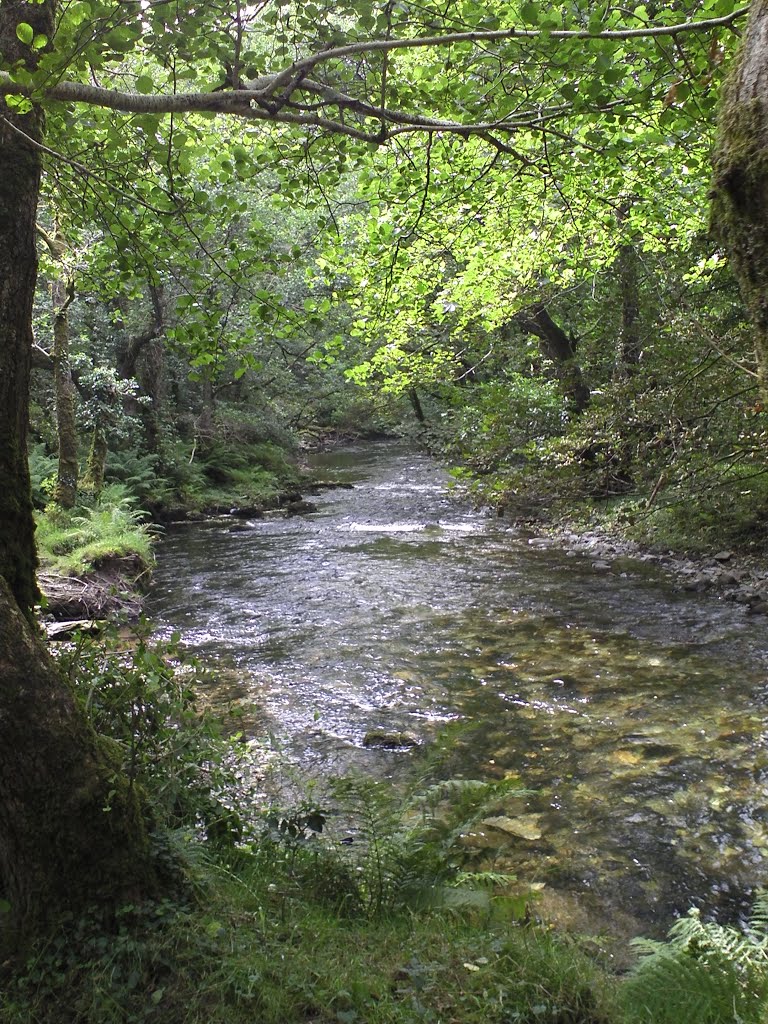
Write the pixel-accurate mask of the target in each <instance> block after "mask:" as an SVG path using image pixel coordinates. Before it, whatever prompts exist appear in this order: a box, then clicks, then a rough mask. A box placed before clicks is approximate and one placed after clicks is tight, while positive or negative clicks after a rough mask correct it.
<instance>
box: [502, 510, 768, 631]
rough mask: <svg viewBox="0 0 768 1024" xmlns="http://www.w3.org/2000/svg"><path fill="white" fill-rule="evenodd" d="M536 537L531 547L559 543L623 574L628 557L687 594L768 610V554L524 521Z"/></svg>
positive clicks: (599, 567)
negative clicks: (665, 544)
mask: <svg viewBox="0 0 768 1024" xmlns="http://www.w3.org/2000/svg"><path fill="white" fill-rule="evenodd" d="M519 525H522V526H523V527H524V528H526V529H530V530H531V532H532V534H533V536H531V537H530V538H529V541H528V543H529V544H530V545H531V546H532V547H554V548H558V549H560V550H563V551H565V552H566V554H567V555H568V556H569V557H572V558H576V559H583V560H586V561H588V562H589V563H590V564H591V567H592V568H593V569H594V570H595V571H596V572H604V573H612V574H616V575H621V574H622V573H625V572H626V570H627V565H626V560H627V559H633V560H635V561H637V562H641V563H646V564H650V565H655V566H658V567H659V568H660V569H661V570H662V571H663V572H664V573H665V574H666V575H667V577H668V579H669V581H670V583H671V584H672V586H673V587H675V588H676V589H678V590H680V591H683V592H686V593H709V594H711V595H712V596H713V597H716V598H718V599H721V600H724V601H730V602H733V603H735V604H738V605H741V606H742V607H743V608H744V611H745V614H748V615H766V614H768V558H766V557H765V556H764V555H757V554H753V553H745V552H740V551H738V550H733V549H731V548H721V549H719V550H714V551H713V552H712V553H711V554H703V553H697V554H690V553H687V552H679V551H672V550H663V549H662V550H660V549H658V548H653V547H649V546H647V545H643V544H640V543H639V542H637V541H634V540H630V539H627V538H626V537H622V536H620V535H618V534H617V533H615V532H614V531H612V530H611V528H610V527H602V526H595V527H588V528H580V527H578V526H577V525H576V524H574V523H570V524H569V523H565V524H563V523H558V524H553V523H546V522H541V521H539V522H536V521H535V520H531V519H529V518H526V519H522V520H520V521H519Z"/></svg>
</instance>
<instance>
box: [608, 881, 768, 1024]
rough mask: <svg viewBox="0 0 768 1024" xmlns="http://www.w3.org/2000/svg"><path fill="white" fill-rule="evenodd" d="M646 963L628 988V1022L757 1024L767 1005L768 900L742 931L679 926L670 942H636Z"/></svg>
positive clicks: (697, 921) (698, 922)
mask: <svg viewBox="0 0 768 1024" xmlns="http://www.w3.org/2000/svg"><path fill="white" fill-rule="evenodd" d="M635 946H636V948H637V949H638V951H639V952H640V954H641V957H642V959H641V960H640V963H639V964H638V966H637V968H636V969H635V971H634V973H633V976H632V977H631V978H630V979H629V980H628V981H627V982H626V984H625V986H624V989H623V998H624V1001H625V1004H626V1006H627V1008H628V1019H629V1020H630V1021H637V1022H640V1021H645V1022H649V1024H650V1022H653V1024H667V1022H669V1024H721V1022H725V1021H739V1022H740V1024H752V1022H754V1024H758V1022H760V1021H764V1020H765V1011H766V1005H768V896H766V894H765V893H762V894H760V895H759V896H758V897H757V899H756V900H755V903H754V906H753V909H752V913H751V916H750V919H749V921H748V923H747V924H746V925H745V926H744V927H743V928H736V927H732V926H723V925H719V924H717V923H716V922H713V921H702V919H701V914H700V912H699V911H698V910H691V911H689V912H688V915H687V917H683V918H681V919H680V920H679V921H677V922H676V923H675V924H674V925H673V926H672V928H671V929H670V932H669V938H668V939H667V941H666V942H655V941H652V940H649V939H642V940H636V942H635Z"/></svg>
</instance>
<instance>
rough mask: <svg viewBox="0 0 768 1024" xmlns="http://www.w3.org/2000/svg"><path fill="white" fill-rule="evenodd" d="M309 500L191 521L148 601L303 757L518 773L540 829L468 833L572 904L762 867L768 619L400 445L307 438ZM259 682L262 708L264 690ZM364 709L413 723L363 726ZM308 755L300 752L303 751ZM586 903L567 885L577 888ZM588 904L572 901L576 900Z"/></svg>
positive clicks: (718, 880) (689, 886)
mask: <svg viewBox="0 0 768 1024" xmlns="http://www.w3.org/2000/svg"><path fill="white" fill-rule="evenodd" d="M313 463H314V466H313V468H314V469H315V471H316V473H317V475H318V476H319V477H321V478H326V479H334V480H338V481H339V482H343V483H346V484H352V485H353V487H352V489H334V490H327V491H324V492H323V493H322V494H321V495H320V496H319V497H317V498H314V499H313V500H314V501H315V502H316V504H317V505H318V511H317V512H316V513H313V514H310V515H307V516H301V517H292V518H285V517H283V516H275V517H268V518H265V519H261V520H255V521H253V522H249V523H245V524H243V523H236V522H235V521H233V520H228V521H226V522H222V521H217V522H212V523H204V524H191V525H188V526H184V527H176V528H172V529H170V530H169V532H168V535H167V538H166V539H165V540H164V541H163V543H162V545H161V546H160V550H159V558H158V566H157V570H156V573H155V579H154V589H153V593H152V595H151V603H150V609H151V614H152V615H153V616H154V618H155V620H156V621H157V623H158V630H159V631H160V632H165V633H168V632H171V631H178V632H180V634H181V636H182V641H183V643H184V644H185V645H186V647H187V648H189V649H191V650H192V651H193V652H194V653H195V654H197V655H198V656H199V657H200V658H201V659H202V660H203V662H204V663H205V664H207V665H209V666H211V667H212V668H213V669H214V670H215V671H213V672H212V673H211V678H212V682H211V687H212V690H211V694H210V695H209V697H210V699H212V700H214V701H216V702H218V703H219V704H220V705H222V706H225V705H226V704H227V703H228V702H229V703H231V702H235V703H239V704H240V705H243V706H244V707H245V708H246V711H245V717H244V719H243V722H244V728H245V730H246V732H247V733H248V734H249V735H250V736H253V737H257V738H261V737H266V736H270V737H271V742H272V743H273V744H276V745H277V746H279V748H280V749H281V751H282V752H283V755H284V759H285V763H287V764H288V765H293V766H295V767H294V771H295V772H297V773H299V774H300V775H302V776H304V777H306V778H310V777H311V778H315V779H322V778H323V777H325V776H327V775H328V774H331V773H344V772H348V771H350V770H356V771H362V772H366V773H371V774H374V775H376V776H377V777H379V778H392V779H393V784H395V783H396V782H397V781H398V780H401V779H403V778H406V777H408V775H409V774H413V773H415V772H416V771H417V770H419V766H420V764H421V763H422V762H423V759H424V757H425V756H427V755H429V754H431V755H432V756H434V752H435V751H438V750H439V751H440V755H441V758H442V762H443V764H442V769H441V770H442V772H443V774H444V775H450V776H457V777H466V778H478V777H479V778H500V777H508V776H510V775H514V776H519V777H520V778H521V780H522V781H523V783H524V784H525V785H526V787H528V788H529V789H531V790H532V791H533V793H532V795H531V796H529V797H528V798H527V799H526V802H525V806H524V807H522V806H521V804H520V798H516V803H515V806H514V807H512V806H510V808H509V809H507V810H506V813H509V814H514V815H518V816H521V817H520V820H525V821H526V822H528V823H529V824H530V823H534V826H535V827H533V828H531V830H530V831H531V835H532V836H536V838H524V837H523V836H509V835H500V834H498V833H497V834H496V835H495V837H494V836H483V835H482V834H481V835H479V836H477V837H476V838H475V840H474V841H475V842H476V843H477V846H478V856H480V855H482V857H483V858H485V860H484V863H486V864H487V865H495V866H497V867H504V868H511V869H513V870H515V871H516V873H517V874H518V876H519V877H520V878H521V879H524V880H525V881H526V882H535V883H538V884H539V885H540V886H543V889H542V892H543V900H544V902H545V905H546V904H547V898H549V904H548V906H549V908H550V909H551V910H552V912H554V913H556V914H559V915H560V916H561V917H564V918H567V917H570V918H571V920H570V922H569V923H570V924H571V925H572V926H573V923H574V922H575V923H576V925H577V926H578V925H579V924H580V923H581V921H582V918H581V917H580V916H579V915H580V914H582V912H585V913H586V914H587V919H585V920H586V922H587V923H586V925H585V926H588V927H594V926H595V922H597V925H598V926H600V927H602V926H604V927H606V928H609V929H610V928H614V929H615V930H617V931H621V932H623V933H628V932H637V931H645V932H658V931H659V930H664V929H665V928H666V927H667V926H668V925H669V923H670V922H671V920H672V918H673V916H674V915H676V914H679V913H684V912H685V911H686V910H687V908H688V907H689V906H693V905H699V906H703V907H705V908H707V910H710V911H714V910H717V909H718V908H720V909H724V908H728V909H730V911H731V912H733V910H734V908H739V907H742V906H743V905H744V904H743V901H744V900H745V899H748V897H749V894H750V893H751V892H753V891H754V889H755V888H756V887H759V886H761V885H765V884H766V883H767V882H768V789H767V788H766V786H767V783H768V748H767V747H766V737H767V735H768V637H767V636H766V627H765V620H764V619H763V618H762V617H750V616H749V615H747V614H746V612H745V610H744V608H743V607H742V606H738V605H734V604H731V603H728V602H723V601H719V600H718V599H717V598H716V597H713V596H708V595H702V594H691V593H680V592H678V591H676V590H675V589H674V588H673V587H672V585H671V584H670V583H669V582H668V581H667V580H666V578H665V576H664V574H663V571H662V570H661V569H659V568H658V567H655V566H652V565H649V564H648V563H645V562H643V561H640V560H633V559H630V558H626V559H619V560H616V561H614V562H613V563H612V567H611V570H610V571H605V570H604V569H603V570H599V569H596V568H595V567H594V566H593V564H592V560H591V559H590V558H589V557H579V556H574V553H573V552H566V551H564V550H559V549H557V548H552V547H546V548H544V547H541V546H538V545H537V544H535V543H533V544H532V543H530V541H531V538H530V537H529V536H527V535H526V534H525V533H523V532H520V531H518V530H517V529H515V528H510V527H509V525H508V524H505V523H504V522H503V521H502V520H499V519H496V518H495V517H492V516H488V515H485V514H483V513H481V512H478V511H475V510H473V509H472V508H471V507H470V506H469V505H468V504H466V503H463V502H462V501H461V500H460V499H458V498H455V497H454V496H452V495H451V493H450V492H449V489H448V478H447V476H446V474H445V472H444V471H443V470H442V469H441V468H440V467H439V466H437V465H436V464H435V463H434V462H433V461H432V460H430V459H429V457H427V456H425V455H421V454H418V453H414V452H413V451H410V450H407V449H405V448H403V447H401V446H399V445H397V444H392V443H382V444H369V445H365V446H362V445H361V446H359V447H352V448H347V449H343V450H338V451H332V452H328V453H324V454H319V455H316V456H314V457H313ZM251 707H253V708H255V710H250V708H251ZM371 730H384V731H386V732H389V733H401V732H405V733H408V734H410V735H412V736H413V737H414V739H416V740H418V741H419V745H418V746H417V747H413V748H406V747H401V748H399V749H393V750H384V749H380V748H371V747H366V746H364V744H363V740H364V737H365V736H366V734H367V733H369V732H370V731H371ZM286 773H287V774H290V772H289V771H287V772H286ZM568 908H570V909H568ZM574 908H577V909H574Z"/></svg>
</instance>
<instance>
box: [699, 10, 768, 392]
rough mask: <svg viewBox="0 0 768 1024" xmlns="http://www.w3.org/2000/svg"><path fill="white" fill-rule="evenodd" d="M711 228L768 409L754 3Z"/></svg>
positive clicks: (767, 253)
mask: <svg viewBox="0 0 768 1024" xmlns="http://www.w3.org/2000/svg"><path fill="white" fill-rule="evenodd" d="M713 163H714V180H713V184H712V206H711V218H710V226H711V231H712V234H713V236H714V238H715V239H716V240H717V241H718V242H719V244H720V245H722V246H723V248H724V249H725V250H726V251H727V253H728V255H729V257H730V261H731V266H732V267H733V271H734V273H735V275H736V278H737V279H738V282H739V285H740V288H741V294H742V296H743V298H744V302H745V304H746V306H747V309H748V311H749V316H750V319H751V322H752V336H753V340H754V346H755V357H756V362H757V373H758V383H759V388H760V396H761V399H762V402H763V404H764V405H765V406H768V0H754V3H753V4H752V6H751V9H750V15H749V21H748V23H747V29H746V32H745V34H744V39H743V42H742V47H741V52H740V54H739V57H738V58H737V61H736V64H735V66H734V68H733V70H732V71H731V74H730V76H729V79H728V82H727V84H726V87H725V89H724V92H723V101H722V106H721V111H720V124H719V133H718V141H717V146H716V149H715V154H714V160H713Z"/></svg>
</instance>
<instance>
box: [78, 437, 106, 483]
mask: <svg viewBox="0 0 768 1024" xmlns="http://www.w3.org/2000/svg"><path fill="white" fill-rule="evenodd" d="M108 454H109V447H108V445H107V438H106V435H105V434H104V430H103V428H102V427H100V426H99V425H98V424H97V425H96V426H95V427H94V428H93V436H92V438H91V447H90V448H89V450H88V461H87V463H86V465H85V473H84V474H83V479H82V489H83V490H84V491H87V492H88V493H89V494H93V495H99V494H101V492H102V490H103V489H104V474H105V473H106V470H107V455H108Z"/></svg>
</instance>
